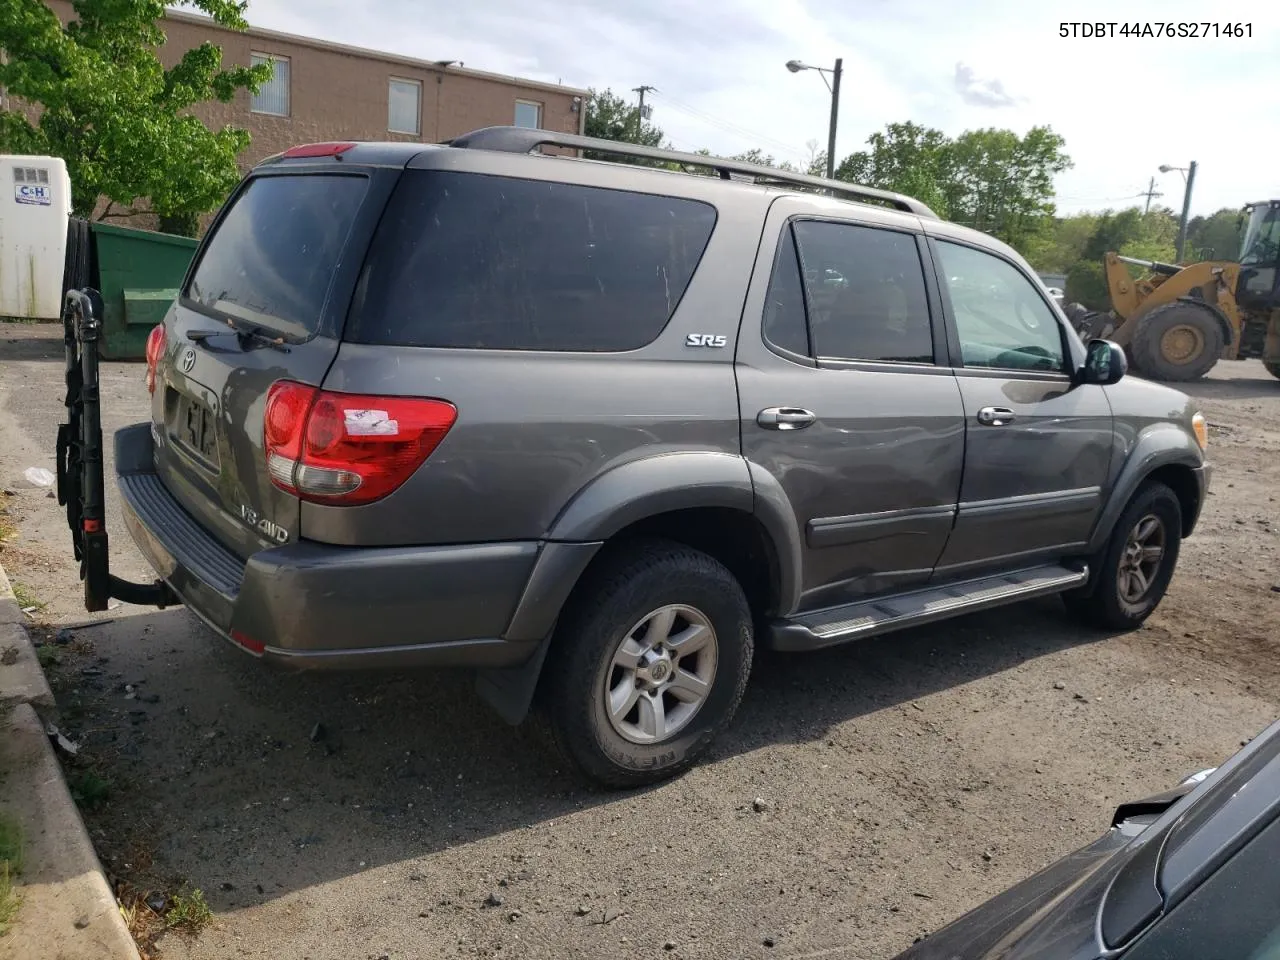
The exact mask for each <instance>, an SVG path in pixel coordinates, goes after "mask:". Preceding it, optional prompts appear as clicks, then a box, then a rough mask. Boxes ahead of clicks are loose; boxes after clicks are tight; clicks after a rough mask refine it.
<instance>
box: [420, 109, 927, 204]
mask: <svg viewBox="0 0 1280 960" xmlns="http://www.w3.org/2000/svg"><path fill="white" fill-rule="evenodd" d="M445 144H446V145H447V146H451V147H460V148H462V149H464V150H496V151H498V152H500V153H532V152H533V151H534V150H536V149H537V148H538V147H544V146H546V147H569V148H572V149H575V150H593V151H595V152H597V153H612V154H616V155H618V156H623V157H639V158H642V159H646V160H659V161H662V162H664V163H678V164H682V165H685V166H691V167H704V168H707V169H711V170H714V171H716V173H717V174H718V175H719V176H720V179H721V180H736V179H739V177H747V178H750V180H751V181H752V182H760V183H784V184H789V185H791V186H797V187H809V188H810V189H814V190H825V191H827V192H828V193H832V194H838V195H841V196H847V197H852V198H854V199H858V200H871V201H874V202H876V203H885V204H888V205H889V206H891V207H893V208H895V209H897V210H901V211H903V212H904V213H914V214H915V215H916V216H918V217H928V218H929V219H931V220H937V219H938V215H937V214H936V213H934V212H933V211H932V210H930V209H929V207H928V206H926V205H925V204H923V203H921V202H920V201H919V200H916V199H915V198H914V197H908V196H906V195H904V194H901V193H894V192H893V191H891V190H878V189H876V188H875V187H863V186H859V185H858V184H856V183H845V182H844V181H843V180H828V179H826V178H825V177H810V176H806V175H805V174H802V173H790V172H788V171H786V170H779V169H777V168H776V167H766V166H762V165H760V164H755V163H742V162H741V161H739V160H724V159H722V158H720V157H709V156H706V155H705V154H701V153H679V152H677V151H675V150H659V149H657V148H656V147H644V146H640V145H639V144H634V143H620V142H618V141H616V140H600V139H597V138H596V137H583V136H579V135H578V134H575V133H557V132H555V131H554V130H534V129H531V128H529V127H485V128H483V129H482V130H473V131H472V132H471V133H464V134H463V135H462V136H460V137H454V138H453V139H452V140H446V141H445ZM735 174H737V175H738V176H734V175H735Z"/></svg>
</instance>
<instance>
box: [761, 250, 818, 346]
mask: <svg viewBox="0 0 1280 960" xmlns="http://www.w3.org/2000/svg"><path fill="white" fill-rule="evenodd" d="M764 338H765V339H766V340H768V341H769V342H770V343H771V344H773V345H774V346H775V347H781V348H782V349H783V350H789V351H791V352H792V353H796V354H799V355H800V356H802V357H807V356H810V355H811V354H810V350H809V329H808V326H807V321H806V319H805V313H804V280H803V279H802V278H801V276H800V260H799V259H798V257H797V255H796V243H795V239H794V238H793V237H792V236H791V228H790V227H787V228H786V230H785V231H784V232H783V234H782V237H781V238H780V239H779V240H778V254H777V256H776V257H775V258H774V262H773V276H772V277H771V278H770V279H769V292H768V293H767V294H766V295H765V304H764Z"/></svg>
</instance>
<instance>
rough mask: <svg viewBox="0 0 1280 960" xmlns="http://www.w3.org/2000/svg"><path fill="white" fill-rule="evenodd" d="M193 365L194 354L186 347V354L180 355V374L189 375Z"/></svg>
mask: <svg viewBox="0 0 1280 960" xmlns="http://www.w3.org/2000/svg"><path fill="white" fill-rule="evenodd" d="M195 365H196V352H195V351H194V350H192V349H191V348H190V347H188V348H187V352H186V353H184V354H183V355H182V372H183V373H190V372H191V368H192V367H194V366H195Z"/></svg>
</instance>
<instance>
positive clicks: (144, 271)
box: [91, 223, 197, 360]
mask: <svg viewBox="0 0 1280 960" xmlns="http://www.w3.org/2000/svg"><path fill="white" fill-rule="evenodd" d="M91 229H92V232H93V248H94V271H93V272H94V276H95V285H96V286H97V288H98V290H100V291H101V292H102V301H103V310H102V312H103V318H102V332H103V336H102V345H101V348H102V355H103V356H104V357H107V358H108V359H110V360H141V359H143V357H145V356H146V348H147V334H148V333H149V332H150V331H151V328H152V327H154V326H155V325H156V324H157V323H159V322H160V321H161V320H162V319H164V315H165V312H166V311H167V310H168V309H169V305H170V304H171V303H173V300H174V298H175V297H177V295H178V288H179V287H180V286H182V279H183V277H185V276H186V273H187V266H188V265H189V264H190V263H191V258H192V257H193V256H194V255H195V252H196V246H197V241H196V240H192V239H191V238H190V237H176V236H173V235H172V234H168V233H156V232H155V231H152V230H135V229H133V228H132V227H120V226H116V225H115V224H112V223H95V224H93V226H92V228H91Z"/></svg>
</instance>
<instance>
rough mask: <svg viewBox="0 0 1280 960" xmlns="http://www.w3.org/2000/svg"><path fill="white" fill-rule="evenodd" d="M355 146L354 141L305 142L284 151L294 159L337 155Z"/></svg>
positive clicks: (285, 155) (287, 157) (286, 157)
mask: <svg viewBox="0 0 1280 960" xmlns="http://www.w3.org/2000/svg"><path fill="white" fill-rule="evenodd" d="M354 146H355V144H354V143H304V144H300V145H299V146H296V147H290V148H289V149H288V150H286V151H285V152H284V158H285V159H286V160H292V159H294V158H295V157H336V156H337V155H338V154H340V153H346V152H347V151H348V150H350V149H351V148H352V147H354Z"/></svg>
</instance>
